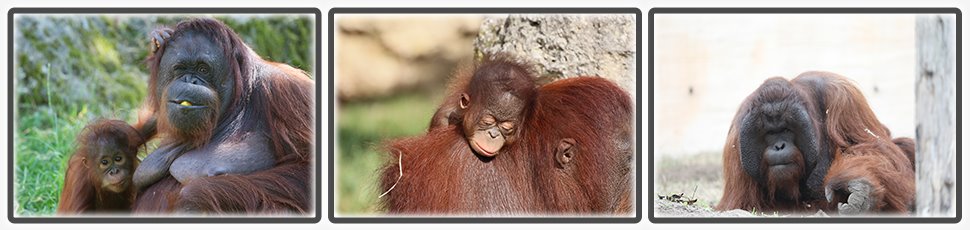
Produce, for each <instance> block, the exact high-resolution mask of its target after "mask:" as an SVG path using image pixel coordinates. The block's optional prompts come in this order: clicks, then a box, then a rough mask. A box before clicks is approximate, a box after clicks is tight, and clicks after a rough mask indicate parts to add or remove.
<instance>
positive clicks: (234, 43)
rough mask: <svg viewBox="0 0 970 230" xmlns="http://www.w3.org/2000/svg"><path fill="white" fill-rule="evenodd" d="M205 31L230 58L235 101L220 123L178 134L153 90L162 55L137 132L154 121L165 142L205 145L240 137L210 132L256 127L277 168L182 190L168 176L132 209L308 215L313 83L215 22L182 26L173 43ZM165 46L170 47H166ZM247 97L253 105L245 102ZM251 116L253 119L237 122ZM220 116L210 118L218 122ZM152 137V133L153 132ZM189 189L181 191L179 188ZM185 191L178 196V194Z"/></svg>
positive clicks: (155, 59)
mask: <svg viewBox="0 0 970 230" xmlns="http://www.w3.org/2000/svg"><path fill="white" fill-rule="evenodd" d="M189 30H193V31H201V32H204V33H205V34H206V35H208V36H210V37H212V38H213V39H214V40H215V41H217V43H219V44H221V45H222V47H223V49H224V50H225V53H224V54H223V56H224V57H225V58H227V59H229V60H230V61H229V63H230V66H229V69H230V72H231V73H232V74H231V75H230V77H233V78H235V83H236V84H235V85H234V86H232V87H233V88H234V91H233V92H234V96H233V97H232V98H231V99H230V100H229V101H222V102H220V103H231V104H230V105H231V106H230V107H229V109H228V111H223V112H222V113H221V114H222V116H220V118H218V119H217V121H218V122H216V123H214V124H209V125H207V126H209V127H204V128H200V129H198V130H199V132H192V133H180V132H174V131H173V130H174V129H173V128H172V125H171V124H170V123H169V122H170V121H167V118H166V117H167V116H164V115H162V114H165V112H166V111H164V109H165V108H164V107H165V106H163V104H161V103H160V102H161V100H160V99H159V98H155V97H157V96H158V95H159V94H158V92H155V90H156V89H157V88H158V87H156V84H158V83H159V75H158V73H159V68H161V67H160V66H159V63H160V59H161V58H160V57H161V56H162V55H164V52H165V44H162V47H161V48H160V49H159V52H157V53H155V54H154V55H153V56H151V57H149V59H148V63H149V66H150V70H151V73H152V74H151V79H150V80H149V89H151V90H152V92H150V93H149V95H150V96H149V97H148V98H147V99H146V103H145V105H146V107H147V108H144V109H142V111H143V114H142V116H141V118H140V119H139V123H138V124H136V125H135V126H136V127H137V128H139V129H142V127H145V126H151V125H152V124H151V120H152V118H157V119H158V133H161V134H164V135H162V144H163V145H165V144H172V145H184V146H189V147H190V148H191V147H203V146H205V145H206V144H208V143H209V141H210V140H212V139H215V138H216V137H217V136H218V135H230V136H229V137H230V138H232V137H233V136H231V135H236V133H234V132H232V131H229V132H223V133H211V131H212V130H216V129H223V130H234V129H233V128H229V127H230V126H231V127H235V128H236V129H246V128H249V129H256V130H263V131H264V132H266V134H267V135H268V139H269V140H270V141H271V143H269V144H270V147H271V150H272V152H273V154H274V155H275V156H276V164H275V166H274V167H273V168H271V169H267V170H264V171H259V172H255V173H251V174H246V175H222V176H215V177H207V178H202V179H198V180H193V181H192V182H191V183H190V184H186V185H180V184H179V183H178V182H177V181H175V180H174V178H172V177H171V176H168V177H166V178H164V179H162V180H161V181H158V182H156V183H155V184H154V185H153V186H150V187H148V188H147V189H146V190H145V191H144V192H143V193H141V194H140V195H139V198H138V200H137V202H136V205H135V210H136V212H170V211H174V210H195V211H202V212H211V213H236V212H246V213H253V212H261V213H266V212H297V213H305V212H309V211H311V209H310V207H311V204H310V195H309V194H310V186H309V185H310V162H311V156H312V155H311V151H310V149H311V146H310V144H311V139H312V136H313V133H312V131H311V130H312V129H311V127H312V122H313V109H312V108H313V106H312V103H313V99H312V95H313V81H312V80H311V79H310V78H309V77H308V76H307V73H305V72H303V71H302V70H299V69H296V68H292V67H289V66H288V65H285V64H281V63H274V62H270V61H265V60H263V59H261V58H260V57H259V56H258V55H257V54H255V53H253V52H251V50H250V49H249V48H248V47H247V46H246V45H245V44H244V43H243V41H242V40H241V39H240V37H239V36H238V35H236V34H235V32H233V31H232V29H230V28H229V27H227V26H226V25H224V24H222V23H221V22H218V21H215V20H213V19H193V20H188V21H184V22H181V23H179V24H178V25H177V26H176V28H174V33H175V35H173V39H174V38H175V37H177V36H178V34H179V33H182V31H189ZM166 44H167V43H166ZM247 98H248V100H246V99H247ZM237 115H239V116H246V117H250V118H252V119H249V120H244V121H241V122H239V121H234V120H233V118H236V117H238V116H237ZM215 120H216V119H213V121H215ZM148 136H155V133H150V134H148ZM183 187H184V188H185V189H184V190H182V188H183ZM180 190H182V191H181V193H179V191H180Z"/></svg>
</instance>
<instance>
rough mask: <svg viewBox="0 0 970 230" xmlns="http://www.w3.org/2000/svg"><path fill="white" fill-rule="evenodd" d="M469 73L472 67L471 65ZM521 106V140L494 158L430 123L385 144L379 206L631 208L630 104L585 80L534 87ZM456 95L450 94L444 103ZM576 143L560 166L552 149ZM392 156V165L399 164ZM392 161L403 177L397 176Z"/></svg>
mask: <svg viewBox="0 0 970 230" xmlns="http://www.w3.org/2000/svg"><path fill="white" fill-rule="evenodd" d="M472 70H474V69H472ZM468 72H469V71H468V69H466V70H465V71H460V72H459V74H458V75H456V79H454V80H453V83H452V86H451V88H450V90H449V91H450V94H449V95H451V96H450V97H448V98H446V101H445V104H443V105H442V107H443V108H444V107H447V106H454V105H453V104H456V103H457V100H456V99H457V98H458V97H457V94H456V93H455V92H462V91H464V90H465V89H466V87H468V83H467V82H468V79H467V78H469V77H470V75H471V74H462V73H468ZM537 91H538V92H537V94H536V95H537V96H536V99H535V102H534V105H529V107H527V108H526V110H525V111H526V119H525V121H524V122H523V124H522V128H521V130H520V132H521V133H519V135H521V137H520V138H522V139H521V140H523V141H518V142H515V143H514V144H512V145H510V146H508V148H507V149H503V150H502V151H503V152H505V153H507V154H505V153H503V154H501V155H499V156H496V157H494V158H483V157H480V156H478V155H476V154H475V153H474V152H473V151H472V149H471V148H470V147H469V146H468V142H467V141H466V140H465V139H464V136H463V134H462V130H461V127H458V126H456V125H455V124H450V125H448V123H447V122H445V123H438V124H442V125H441V126H436V121H438V119H437V118H441V116H439V114H440V113H441V111H442V110H441V109H439V113H436V115H435V117H436V119H433V120H432V125H431V128H430V129H429V132H428V133H427V134H426V135H423V136H418V137H411V138H403V139H398V140H393V141H390V142H389V143H388V149H389V152H390V159H389V160H388V165H387V166H386V167H385V168H384V169H383V170H382V171H381V183H380V184H381V186H380V187H381V190H382V192H384V191H386V192H387V195H386V196H385V197H383V199H382V202H383V205H384V207H385V208H386V209H387V211H388V212H391V213H396V214H487V215H522V214H580V213H581V214H614V213H615V214H623V215H625V214H629V213H630V212H631V211H632V200H631V195H630V194H631V193H632V187H631V186H630V185H631V178H632V177H631V171H630V170H631V164H632V162H633V160H632V159H633V158H632V149H633V141H632V138H633V136H632V131H631V129H630V128H631V127H632V120H631V119H632V117H633V115H632V112H633V110H632V102H631V100H630V97H629V95H628V94H627V93H626V92H625V91H623V90H622V89H620V88H619V87H618V86H616V85H615V84H613V83H611V82H609V81H607V80H604V79H601V78H592V77H580V78H572V79H566V80H561V81H558V82H554V83H551V84H549V85H546V86H543V87H540V88H538V90H537ZM452 98H454V99H455V100H452ZM562 138H574V139H576V142H577V144H576V147H577V148H579V153H577V154H576V158H575V160H574V163H573V164H570V165H566V166H565V167H561V168H560V167H558V166H557V163H556V160H555V154H556V146H558V144H559V141H560V140H561V139H562ZM399 160H400V165H399V164H398V161H399ZM399 167H403V176H402V177H401V178H400V179H398V176H399V171H398V170H399V169H400V168H399Z"/></svg>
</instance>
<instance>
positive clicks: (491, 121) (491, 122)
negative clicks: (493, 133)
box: [482, 115, 495, 126]
mask: <svg viewBox="0 0 970 230" xmlns="http://www.w3.org/2000/svg"><path fill="white" fill-rule="evenodd" d="M482 124H483V125H487V126H492V125H494V124H495V118H494V117H492V116H491V115H485V116H484V117H482Z"/></svg>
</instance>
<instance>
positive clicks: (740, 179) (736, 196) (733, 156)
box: [716, 72, 915, 211]
mask: <svg viewBox="0 0 970 230" xmlns="http://www.w3.org/2000/svg"><path fill="white" fill-rule="evenodd" d="M791 84H792V86H793V87H794V88H795V89H797V90H798V92H797V93H798V94H799V95H801V98H802V99H803V100H804V101H805V103H806V104H805V107H806V108H809V111H806V112H807V113H808V114H809V116H811V118H812V119H813V122H814V123H815V124H813V126H814V127H817V128H818V130H820V132H821V133H819V135H820V137H819V138H820V139H821V140H818V141H820V143H822V144H821V146H819V148H820V151H819V153H820V154H822V155H821V156H820V157H822V158H826V159H830V160H831V161H832V164H831V166H830V168H829V169H828V171H827V174H825V175H826V176H825V182H824V184H823V185H826V184H831V183H837V182H839V181H840V180H847V179H853V178H863V179H867V180H869V181H870V182H871V183H872V184H873V185H874V186H877V188H879V189H876V190H875V191H876V192H875V193H874V194H873V197H876V198H878V199H879V200H880V201H879V202H883V203H885V204H886V205H881V206H877V207H875V208H874V209H873V211H897V210H902V209H908V207H904V206H905V205H909V204H910V203H911V202H912V198H913V194H914V193H915V191H914V190H913V186H914V184H915V182H914V181H915V178H914V177H913V167H911V165H912V164H911V163H910V162H912V161H911V159H912V157H908V155H911V154H908V153H909V152H908V151H909V149H914V148H913V146H914V145H913V144H910V145H908V147H907V146H906V143H907V142H906V139H908V138H898V139H899V141H897V144H899V146H902V147H903V149H906V150H905V151H904V150H903V149H900V148H899V147H897V146H896V145H892V144H891V142H889V141H888V140H891V136H890V132H889V130H888V129H886V128H885V126H883V125H882V123H880V122H879V120H878V119H876V116H875V114H874V113H873V112H872V109H870V108H869V104H868V103H867V102H866V99H865V97H864V96H863V94H862V92H861V91H859V89H858V88H856V87H855V86H853V85H852V83H851V82H850V81H849V80H848V79H846V78H844V77H842V76H839V75H836V74H833V73H827V72H807V73H803V74H801V75H799V76H798V77H796V78H795V79H793V80H791ZM757 93H758V92H756V94H757ZM754 95H755V94H752V97H749V98H748V99H746V100H745V102H744V103H743V105H742V109H743V108H745V107H748V106H747V104H749V103H755V102H752V98H753V97H754ZM744 112H745V111H744V110H739V111H738V115H737V117H736V120H735V123H734V124H732V126H731V129H730V131H729V132H728V138H727V142H726V143H725V145H724V155H723V160H724V194H723V196H722V197H721V201H720V202H719V203H718V205H717V207H716V209H717V210H730V209H745V210H759V211H805V210H815V209H819V208H821V209H823V210H829V211H831V210H834V209H835V207H836V206H835V205H836V204H837V203H838V199H835V200H833V201H832V202H831V203H830V202H828V201H827V200H825V198H824V197H811V196H806V195H805V194H799V188H798V187H797V186H804V182H803V181H798V180H797V179H801V180H804V177H806V176H807V175H796V176H794V177H791V178H790V179H791V180H787V181H786V180H778V181H772V180H769V181H768V183H767V184H760V183H758V182H757V180H756V179H755V178H752V177H751V176H749V175H748V174H746V173H745V172H744V171H743V170H742V168H741V162H740V153H739V149H738V145H739V143H738V141H739V136H740V134H739V129H740V128H739V127H738V126H739V120H737V119H739V118H740V117H741V116H742V113H744ZM870 132H871V133H870ZM909 140H910V141H909V143H912V141H911V139H909ZM798 157H801V154H798ZM798 162H799V168H803V167H805V166H804V165H802V163H804V162H802V161H801V160H799V161H798ZM900 163H910V164H900ZM890 171H893V172H890ZM771 188H777V189H790V190H794V191H793V193H795V196H794V197H787V199H781V198H776V197H774V196H773V195H774V192H772V191H769V190H770V189H771ZM883 188H888V189H883ZM803 189H805V188H803ZM808 189H815V190H821V188H808ZM890 190H892V191H890ZM806 204H807V205H806ZM808 205H810V206H808Z"/></svg>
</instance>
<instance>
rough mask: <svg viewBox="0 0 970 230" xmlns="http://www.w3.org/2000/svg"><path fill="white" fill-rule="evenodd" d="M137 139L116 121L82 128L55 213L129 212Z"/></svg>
mask: <svg viewBox="0 0 970 230" xmlns="http://www.w3.org/2000/svg"><path fill="white" fill-rule="evenodd" d="M140 137H141V135H140V134H139V133H138V131H136V130H135V129H134V128H133V127H131V126H130V125H128V124H127V123H125V122H124V121H119V120H99V121H95V122H94V123H91V124H89V125H88V126H86V127H84V130H82V131H81V133H80V134H79V135H78V137H77V144H78V146H77V149H76V150H75V152H74V155H72V156H71V160H70V161H69V162H68V164H67V174H66V175H64V190H63V191H62V192H61V200H60V203H59V204H58V206H57V213H58V214H62V215H72V214H80V213H91V212H118V211H125V210H130V209H131V204H132V201H133V200H134V198H135V189H134V187H133V183H132V181H131V178H132V173H133V172H134V171H135V168H136V167H138V158H137V156H136V155H137V154H138V148H139V146H140V145H141V144H142V143H143V141H142V140H141V138H140Z"/></svg>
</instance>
